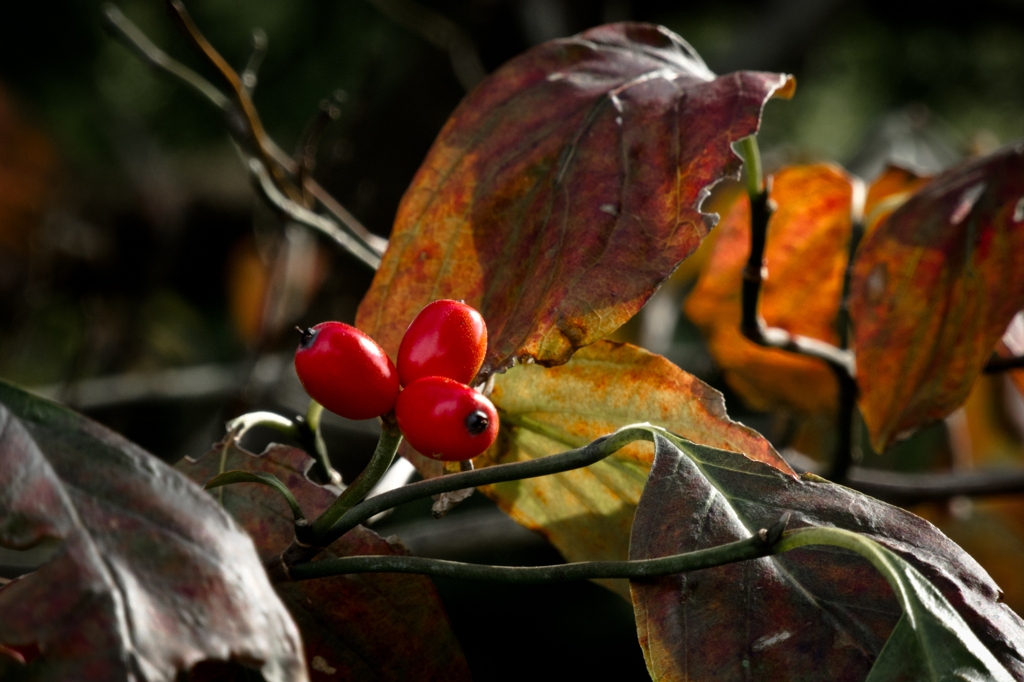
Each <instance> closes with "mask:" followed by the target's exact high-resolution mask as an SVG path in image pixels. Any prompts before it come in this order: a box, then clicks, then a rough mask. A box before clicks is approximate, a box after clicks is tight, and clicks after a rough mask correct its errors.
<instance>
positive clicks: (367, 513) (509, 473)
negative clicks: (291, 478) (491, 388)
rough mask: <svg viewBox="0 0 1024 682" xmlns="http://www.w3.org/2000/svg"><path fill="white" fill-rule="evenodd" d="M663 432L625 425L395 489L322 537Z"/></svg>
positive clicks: (564, 466) (570, 464)
mask: <svg viewBox="0 0 1024 682" xmlns="http://www.w3.org/2000/svg"><path fill="white" fill-rule="evenodd" d="M655 431H662V429H659V428H658V427H655V426H651V425H650V424H638V425H634V426H626V427H623V428H621V429H619V430H618V431H616V432H615V433H613V434H610V435H608V436H604V437H602V438H598V439H597V440H595V441H594V442H592V443H589V444H587V445H585V446H583V447H582V448H576V449H575V450H568V451H566V452H561V453H559V454H557V455H549V456H547V457H541V458H539V459H531V460H528V461H525V462H512V463H511V464H496V465H494V466H490V467H487V468H485V469H476V470H474V471H465V472H463V473H461V474H449V475H447V476H441V477H439V478H432V479H429V480H426V481H419V482H417V483H412V484H410V485H405V486H402V487H401V488H396V489H395V490H391V491H389V492H386V493H384V494H382V495H377V496H375V497H372V498H370V499H369V500H364V501H363V502H361V503H360V504H358V505H355V506H354V507H352V508H351V510H350V511H348V512H347V513H346V514H345V515H344V516H340V517H339V518H340V520H339V521H338V522H337V523H336V524H334V526H333V527H332V528H331V529H330V531H329V532H327V533H326V534H325V535H324V536H323V540H324V542H323V544H324V545H327V544H330V543H331V542H334V541H335V540H337V539H338V538H340V537H341V536H342V535H344V534H345V533H347V532H348V531H350V530H351V529H353V528H355V527H356V526H358V525H359V524H360V523H362V522H363V521H365V520H366V519H368V518H370V517H371V516H374V515H376V514H379V513H380V512H382V511H384V510H386V509H391V508H392V507H397V506H398V505H400V504H405V503H406V502H411V501H413V500H418V499H420V498H423V497H430V496H431V495H439V494H440V493H447V492H451V491H453V490H462V489H463V488H477V487H479V486H482V485H491V484H493V483H503V482H505V481H517V480H520V479H524V478H535V477H537V476H548V475H550V474H557V473H561V472H563V471H570V470H572V469H579V468H581V467H585V466H589V465H591V464H593V463H595V462H599V461H601V460H602V459H604V458H605V457H607V456H608V455H611V454H612V453H614V452H615V451H616V450H618V449H620V448H621V447H623V446H624V445H627V444H629V443H632V442H634V441H637V440H648V441H652V440H654V435H653V434H654V432H655Z"/></svg>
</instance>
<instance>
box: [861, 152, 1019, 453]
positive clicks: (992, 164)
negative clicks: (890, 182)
mask: <svg viewBox="0 0 1024 682" xmlns="http://www.w3.org/2000/svg"><path fill="white" fill-rule="evenodd" d="M1022 307H1024V144H1018V145H1015V146H1011V147H1006V148H1004V149H1002V150H1000V151H998V152H995V153H994V154H991V155H989V156H987V157H984V158H981V159H976V160H973V161H969V162H966V163H964V164H961V165H959V166H957V167H955V168H952V169H950V170H948V171H946V172H944V173H942V174H941V175H939V176H937V177H936V178H935V179H934V180H932V181H931V182H930V183H928V184H927V185H926V186H925V187H923V188H922V189H921V190H919V191H918V192H917V193H916V194H915V195H914V196H912V197H911V198H910V199H909V200H908V201H907V202H906V203H904V204H903V205H902V206H901V207H900V208H898V209H897V210H896V211H895V212H894V213H892V214H891V215H890V216H889V217H888V218H887V219H886V220H885V221H884V222H882V223H881V224H879V225H878V226H877V227H876V228H875V229H873V230H871V231H869V233H868V234H867V235H866V237H865V239H864V243H863V244H862V245H861V247H860V250H859V251H858V254H857V262H856V264H855V266H854V271H853V284H852V289H851V298H850V312H851V316H852V319H853V323H854V330H855V336H854V339H855V350H856V353H857V384H858V386H859V388H860V409H861V413H862V414H863V415H864V421H865V422H866V424H867V426H868V429H869V431H870V433H871V440H872V443H873V444H874V446H875V448H876V449H878V450H882V449H884V448H885V447H886V446H887V445H888V444H889V443H891V442H892V441H893V439H894V438H896V437H898V436H899V435H901V434H904V433H907V432H910V431H913V430H915V429H917V428H918V427H920V426H922V425H923V424H926V423H928V422H930V421H934V420H937V419H942V418H943V417H945V416H946V415H948V414H949V413H950V412H952V411H953V410H955V409H956V408H957V407H958V406H960V405H961V404H962V403H963V402H964V401H965V400H966V399H967V395H968V393H969V392H970V389H971V386H972V385H973V384H974V381H975V379H976V378H977V376H978V374H979V372H980V371H981V369H982V367H983V366H984V365H985V363H986V362H987V361H988V359H989V357H990V355H991V354H992V352H993V350H994V349H995V347H996V344H997V342H998V341H999V340H1000V338H1001V337H1002V336H1003V333H1004V332H1005V331H1006V328H1007V325H1008V324H1009V323H1010V321H1011V320H1012V319H1013V316H1014V315H1015V314H1016V313H1017V311H1018V310H1020V309H1021V308H1022Z"/></svg>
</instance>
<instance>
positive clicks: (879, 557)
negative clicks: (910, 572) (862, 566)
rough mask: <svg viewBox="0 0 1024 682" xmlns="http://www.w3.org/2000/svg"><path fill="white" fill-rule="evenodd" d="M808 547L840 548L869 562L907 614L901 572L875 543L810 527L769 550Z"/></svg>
mask: <svg viewBox="0 0 1024 682" xmlns="http://www.w3.org/2000/svg"><path fill="white" fill-rule="evenodd" d="M807 545H832V546H834V547H842V548H844V549H848V550H850V551H853V552H856V553H857V554H860V555H861V556H862V557H864V558H865V559H867V560H868V561H869V562H871V565H872V566H874V567H875V569H876V570H877V571H878V572H879V573H881V574H882V576H883V577H884V578H885V579H886V581H888V583H889V585H890V586H891V587H892V590H893V592H895V593H896V598H897V599H898V600H899V602H900V606H902V607H903V611H904V613H906V612H907V609H908V603H909V598H908V596H907V594H906V593H905V591H904V585H903V583H902V579H901V577H900V569H899V567H898V566H897V565H895V563H894V562H893V560H892V558H891V557H890V552H888V551H887V550H886V549H885V548H883V547H882V546H881V545H879V544H878V543H877V542H875V541H874V540H872V539H870V538H868V537H865V536H864V535H861V534H860V533H854V532H853V531H849V530H844V529H842V528H824V527H821V526H810V527H808V528H798V529H796V530H791V531H786V532H785V533H783V534H782V539H781V540H779V542H778V543H776V545H775V548H774V549H773V550H772V553H773V554H782V553H783V552H788V551H790V550H792V549H796V548H798V547H806V546H807Z"/></svg>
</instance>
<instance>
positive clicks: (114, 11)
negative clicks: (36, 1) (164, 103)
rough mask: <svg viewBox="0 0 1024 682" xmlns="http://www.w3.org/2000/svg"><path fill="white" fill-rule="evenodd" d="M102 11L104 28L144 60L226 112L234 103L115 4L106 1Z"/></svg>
mask: <svg viewBox="0 0 1024 682" xmlns="http://www.w3.org/2000/svg"><path fill="white" fill-rule="evenodd" d="M100 12H101V17H102V18H103V26H104V28H106V29H107V30H108V31H110V34H111V35H112V36H113V37H114V38H115V39H117V40H118V41H120V42H121V43H122V44H123V45H125V46H126V47H127V48H128V49H130V50H131V51H132V52H134V53H135V54H136V55H137V56H139V57H141V58H142V60H143V61H144V62H146V63H147V64H149V65H150V66H152V67H153V68H155V69H157V70H158V71H163V72H164V73H167V74H169V75H171V76H173V77H175V78H177V79H178V80H180V81H182V82H184V83H185V84H186V85H189V86H190V87H192V89H194V90H195V91H197V92H198V93H199V94H201V95H203V96H204V97H206V99H207V100H209V101H210V103H211V104H213V106H215V107H217V108H218V109H220V110H221V111H226V110H227V109H228V107H229V106H231V100H230V99H229V98H228V97H227V96H226V95H225V94H224V93H223V92H221V91H220V90H218V89H217V88H216V87H215V86H214V85H213V83H211V82H210V81H208V80H206V79H205V78H203V77H202V76H200V75H199V74H198V73H196V72H195V71H193V70H192V69H190V68H188V67H187V66H185V65H184V64H182V63H181V62H179V61H177V60H175V59H173V58H172V57H170V56H169V55H168V54H167V53H166V52H164V51H163V50H161V49H160V48H159V47H157V46H156V45H154V44H153V41H151V40H150V39H149V38H148V37H147V36H146V34H145V33H143V32H142V31H141V30H139V27H138V26H136V25H135V24H133V23H132V22H131V21H130V20H129V19H128V17H126V16H125V15H124V14H123V13H122V12H121V10H120V9H118V8H117V6H116V5H114V4H111V3H107V4H105V5H103V6H102V7H101V8H100Z"/></svg>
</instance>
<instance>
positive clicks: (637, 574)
mask: <svg viewBox="0 0 1024 682" xmlns="http://www.w3.org/2000/svg"><path fill="white" fill-rule="evenodd" d="M788 520H789V515H788V514H787V515H785V516H784V517H783V518H782V519H781V520H780V521H779V522H778V523H776V524H775V525H773V526H772V527H771V528H770V529H764V528H763V529H761V530H760V531H759V532H758V533H756V534H754V535H753V536H751V537H749V538H747V539H745V540H739V541H737V542H730V543H728V544H725V545H720V546H718V547H710V548H708V549H700V550H696V551H694V552H687V553H685V554H675V555H672V556H667V557H659V558H656V559H634V560H632V561H581V562H576V563H570V564H562V565H556V566H485V565H480V564H467V563H462V562H458V561H444V560H441V559H426V558H423V557H410V556H350V557H341V558H336V559H323V560H321V561H314V562H311V563H305V564H299V565H297V566H292V567H291V569H290V576H291V578H292V580H309V579H311V578H325V577H328V576H334V575H346V574H351V573H415V574H420V575H434V576H443V577H446V578H462V579H466V580H490V581H498V582H506V583H519V584H538V583H560V582H568V581H573V580H600V579H614V578H628V579H632V580H638V579H644V578H657V577H661V576H666V575H675V574H677V573H687V572H689V571H698V570H701V569H705V568H713V567H715V566H722V565H724V564H731V563H736V562H738V561H747V560H749V559H758V558H760V557H764V556H768V555H769V554H771V553H772V551H773V548H774V546H775V544H776V543H777V542H778V541H779V539H780V538H781V536H782V533H783V531H784V530H785V527H786V523H787V522H788Z"/></svg>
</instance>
